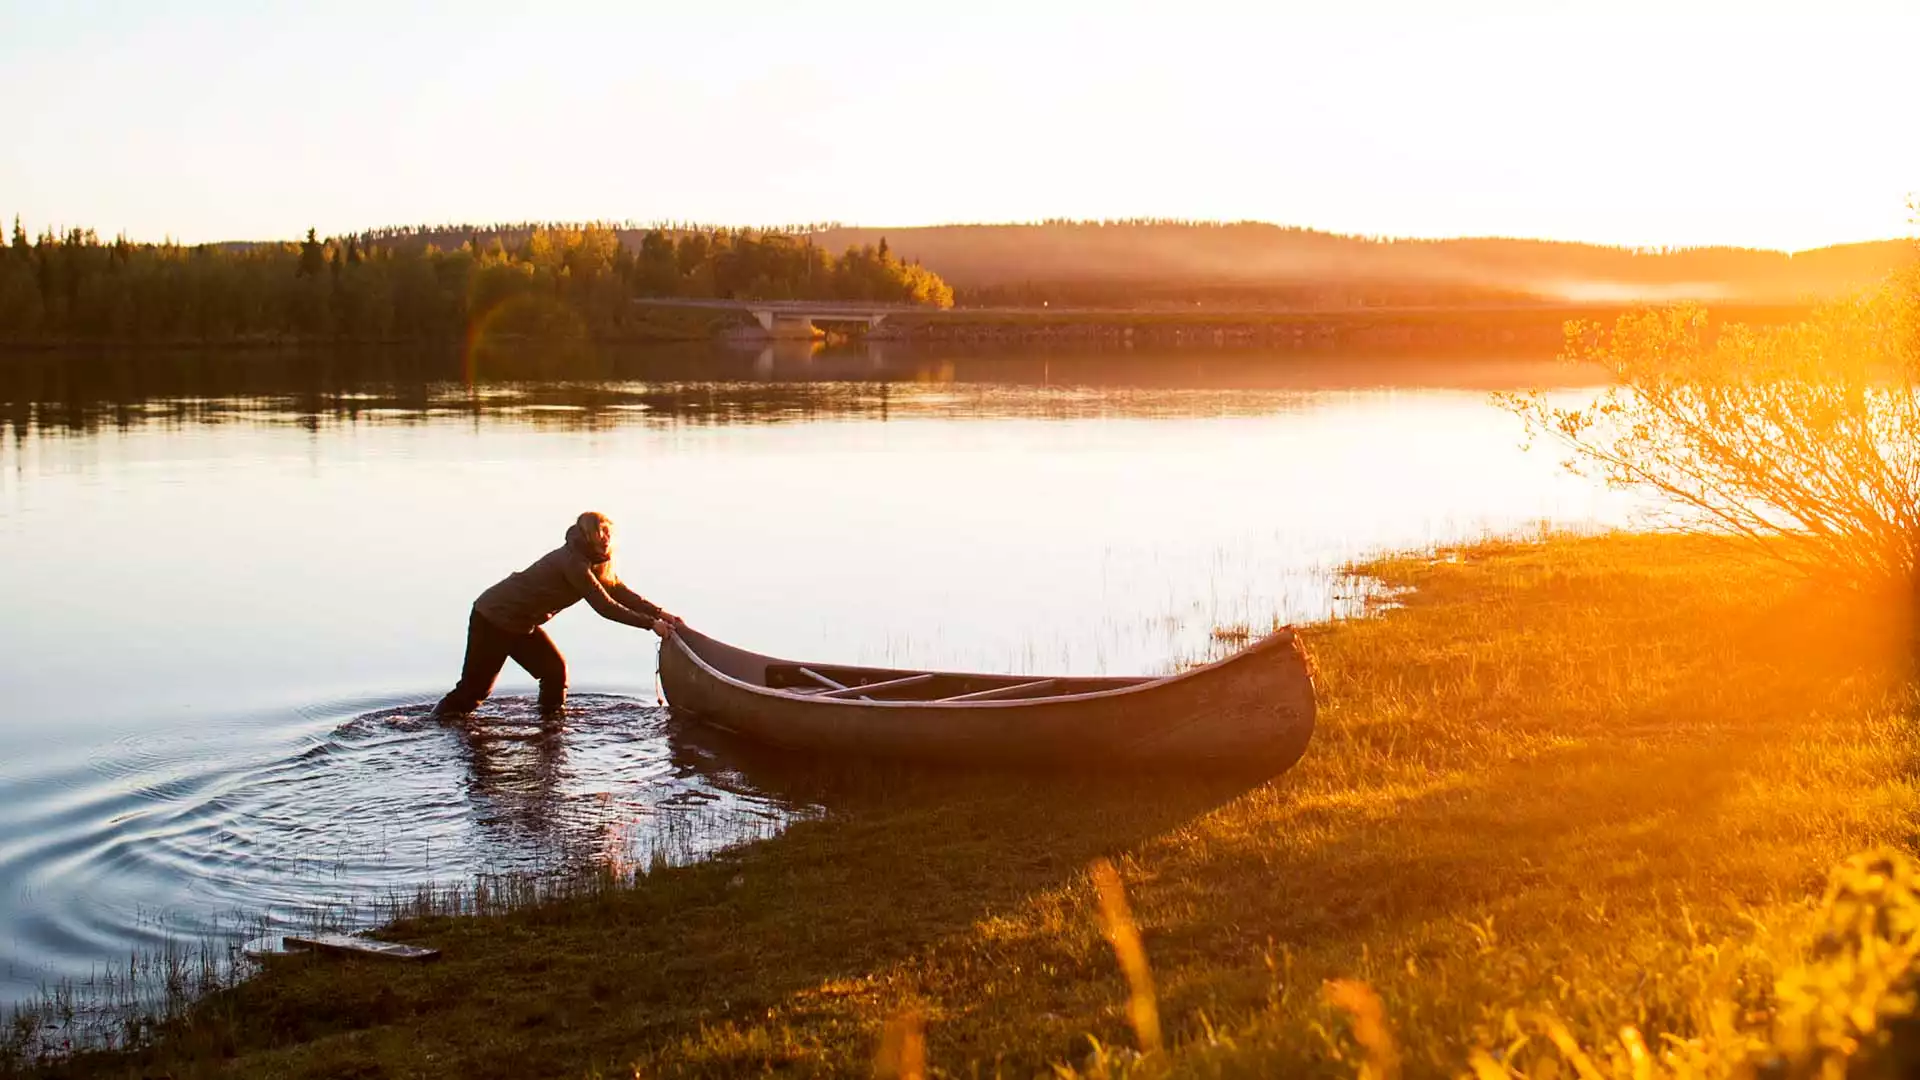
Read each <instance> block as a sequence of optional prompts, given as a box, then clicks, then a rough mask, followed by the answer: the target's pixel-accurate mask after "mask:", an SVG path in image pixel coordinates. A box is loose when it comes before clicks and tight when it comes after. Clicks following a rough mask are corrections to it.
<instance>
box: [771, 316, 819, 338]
mask: <svg viewBox="0 0 1920 1080" xmlns="http://www.w3.org/2000/svg"><path fill="white" fill-rule="evenodd" d="M767 329H768V330H770V331H772V333H773V336H774V337H777V338H813V337H817V336H819V334H820V331H818V330H816V329H814V326H813V317H812V316H810V315H805V314H794V315H790V314H787V313H786V312H780V313H778V314H775V315H774V316H773V318H772V319H771V320H770V323H769V324H768V325H767Z"/></svg>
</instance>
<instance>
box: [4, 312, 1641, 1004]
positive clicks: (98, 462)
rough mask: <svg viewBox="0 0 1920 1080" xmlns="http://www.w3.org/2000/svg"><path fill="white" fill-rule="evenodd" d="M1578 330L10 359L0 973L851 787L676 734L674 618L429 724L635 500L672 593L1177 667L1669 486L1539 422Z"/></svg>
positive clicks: (781, 638) (745, 831)
mask: <svg viewBox="0 0 1920 1080" xmlns="http://www.w3.org/2000/svg"><path fill="white" fill-rule="evenodd" d="M1567 378H1568V375H1567V373H1566V372H1564V371H1562V370H1560V369H1557V368H1554V367H1552V366H1550V365H1538V364H1525V363H1516V362H1497V363H1496V362H1482V361H1476V362H1464V361H1455V362H1450V363H1442V362H1440V361H1425V362H1422V361H1419V360H1417V359H1409V358H1404V357H1403V358H1397V359H1393V360H1380V361H1374V360H1368V359H1367V358H1345V359H1331V360H1330V359H1318V360H1310V359H1302V358H1300V357H1296V356H1280V355H1262V354H1218V353H1215V354H1198V353H1196V354H1192V355H1179V356H1157V357H1156V356H1138V355H1116V356H1071V355H1045V354H1015V355H1002V356H969V355H957V356H912V355H908V356H905V357H901V356H898V355H894V356H889V355H888V354H886V353H884V352H879V353H876V352H872V351H866V350H850V351H845V352H832V351H829V352H825V353H815V352H814V351H812V350H801V351H800V352H798V353H787V352H774V351H771V350H769V351H768V352H766V353H760V354H746V355H727V354H717V355H716V354H711V353H708V352H706V351H705V350H695V351H677V352H658V353H649V354H620V355H612V356H596V357H591V358H587V359H586V360H584V361H582V360H580V359H579V358H574V359H572V360H569V361H567V362H564V363H561V362H554V361H551V360H550V359H543V358H541V357H538V356H534V357H527V358H520V359H517V360H510V361H509V360H496V361H490V362H489V363H488V364H482V365H479V366H478V367H477V368H476V365H474V364H473V363H471V362H470V361H468V360H465V359H463V358H445V357H421V356H414V355H404V354H403V355H393V354H369V355H363V356H328V357H245V356H221V355H215V354H205V353H199V354H195V353H184V354H175V355H162V354H152V355H146V356H140V357H132V358H129V357H102V358H96V359H92V360H79V359H62V360H55V359H32V358H25V359H19V358H10V359H8V360H7V361H5V362H4V363H0V595H5V596H6V597H7V598H8V613H9V615H10V616H11V617H10V618H8V619H7V620H5V621H4V623H0V703H4V704H0V790H4V800H5V805H6V806H7V809H8V814H7V815H6V816H5V819H4V821H0V882H5V892H4V894H0V958H3V959H0V998H9V999H10V998H18V997H20V996H22V995H24V994H26V993H28V992H30V991H31V990H32V989H34V988H35V987H36V986H38V985H39V984H40V983H41V982H42V981H43V980H47V979H51V978H58V977H63V976H84V975H86V974H87V972H88V971H89V970H90V968H92V967H93V966H94V965H97V964H101V963H105V962H111V961H113V960H114V959H116V958H123V957H124V956H125V955H126V954H127V953H128V951H129V950H130V949H134V948H138V947H141V946H151V945H153V944H156V943H158V942H159V941H161V940H162V939H164V937H165V936H167V935H168V934H173V935H176V936H178V935H188V936H190V935H192V934H194V933H198V932H201V931H203V930H204V929H206V928H208V927H210V926H211V925H213V921H214V920H215V918H216V917H223V916H231V915H232V914H233V913H236V912H245V913H257V912H261V911H272V912H276V913H281V914H284V915H286V916H288V917H292V915H293V914H295V913H297V912H298V911H300V910H302V909H303V908H310V907H311V906H313V905H316V904H327V903H338V902H340V901H342V900H343V899H352V898H356V897H360V898H364V897H366V896H368V895H370V894H374V893H377V892H378V891H379V890H382V889H396V888H397V889H407V888H411V887H412V886H414V885H417V884H419V883H422V882H425V881H429V880H441V881H448V880H458V879H460V878H463V877H466V876H470V875H472V874H476V873H482V872H490V871H496V870H523V871H532V872H540V871H544V870H550V869H560V868H568V867H578V866H582V865H594V864H597V863H605V862H609V861H613V862H621V861H626V862H638V863H640V864H642V865H644V864H646V863H647V862H649V861H650V860H651V859H653V858H654V857H655V854H656V852H658V853H659V855H660V856H661V857H665V858H670V859H680V858H690V857H697V856H698V854H699V853H700V852H702V851H706V850H711V849H712V848H713V847H714V846H717V845H720V844H724V843H728V842H737V841H742V840H751V839H752V838H754V837H756V836H761V835H766V834H768V833H769V832H771V831H773V830H776V829H778V828H779V827H780V826H781V824H782V823H783V822H785V821H786V820H788V819H789V818H790V816H791V815H793V814H796V813H798V814H805V813H810V812H812V810H811V808H809V807H805V806H790V805H787V804H785V803H783V802H781V801H780V800H779V799H777V798H774V797H772V796H768V795H764V794H760V793H756V792H754V791H753V790H751V789H750V788H749V787H747V786H746V785H745V784H744V783H743V782H741V781H740V780H739V779H738V777H735V776H732V775H731V774H730V773H729V772H728V771H727V769H726V768H725V766H724V763H722V762H719V761H716V760H715V759H713V758H712V757H711V756H709V755H705V754H702V753H701V752H699V751H698V750H697V748H694V747H690V746H689V745H687V744H686V743H685V742H684V741H683V740H679V739H677V738H676V737H675V735H674V734H673V731H672V729H671V728H670V726H669V725H668V724H667V722H666V719H665V712H664V710H663V709H661V708H659V705H658V698H657V692H656V688H655V680H654V674H655V671H654V665H655V659H656V647H655V641H654V639H653V637H652V636H651V635H649V634H642V633H639V632H637V631H633V630H630V629H627V628H624V627H621V626H617V625H614V624H611V623H607V622H604V621H601V620H598V619H597V618H595V617H594V616H593V615H592V613H591V612H589V611H587V610H586V609H585V606H584V605H579V606H577V607H576V608H575V609H573V610H569V611H568V612H566V613H565V614H563V615H562V616H560V617H559V618H558V619H556V620H555V621H554V623H553V624H551V626H550V628H549V629H550V631H551V632H552V634H553V636H554V638H555V640H556V641H557V642H558V643H559V645H560V647H561V649H562V650H563V651H564V652H565V653H566V655H567V658H568V662H569V669H570V672H571V678H572V683H573V685H574V688H575V691H576V699H575V703H574V709H573V715H572V717H571V719H570V721H569V724H568V726H567V728H566V730H564V731H563V732H560V733H558V734H557V735H552V736H547V737H541V736H539V735H538V734H537V733H536V731H535V729H534V728H533V727H532V726H531V725H530V724H528V723H525V722H524V721H526V720H528V719H530V717H529V716H528V715H527V713H528V712H529V710H530V706H529V703H528V702H527V701H526V700H525V699H524V697H522V696H521V695H525V694H527V693H529V692H530V691H531V683H530V682H528V681H527V680H526V679H525V678H524V676H523V675H522V674H521V673H520V672H519V671H518V669H517V668H514V667H512V666H511V665H510V666H509V668H508V670H507V673H506V676H505V677H504V678H503V680H502V686H501V688H500V690H499V692H498V693H499V694H500V695H501V696H500V697H497V698H496V699H495V702H494V703H493V704H491V705H490V706H489V707H488V710H487V712H486V713H485V714H484V715H483V718H482V722H481V723H480V724H479V725H478V726H477V728H476V729H475V730H474V731H471V732H463V731H460V730H456V729H451V728H447V727H443V726H441V725H438V724H435V723H432V722H429V721H426V720H425V719H424V712H425V709H426V708H427V706H429V705H430V704H431V702H432V701H433V700H434V699H435V698H436V697H437V696H438V695H439V694H441V693H443V692H444V691H445V690H446V689H447V687H448V686H449V685H451V683H452V680H453V679H454V677H455V675H456V674H457V672H458V668H459V663H460V655H461V649H462V645H463V637H462V635H463V630H464V625H465V619H466V613H467V608H468V606H469V605H470V604H471V603H472V600H473V597H474V596H475V595H476V594H477V593H478V592H479V591H480V590H481V589H483V588H485V587H486V586H487V585H489V584H491V583H492V582H493V581H495V580H497V579H498V578H499V577H501V576H502V575H504V574H505V573H507V572H509V571H511V570H514V569H518V568H520V567H522V566H524V565H526V564H527V563H529V562H531V561H532V560H533V559H534V558H536V557H538V556H539V555H540V554H542V553H543V552H545V551H547V550H548V549H550V548H552V547H553V546H555V545H557V544H558V543H559V542H560V538H561V533H562V530H563V529H564V528H565V526H566V524H567V523H568V522H569V521H571V520H572V518H573V516H574V515H575V514H577V513H579V512H580V511H582V510H585V509H598V510H602V511H605V512H607V513H608V514H610V515H611V516H612V517H613V519H614V521H615V523H616V526H617V529H618V534H617V554H616V562H615V565H616V567H617V568H618V569H619V571H620V573H621V575H622V577H623V578H624V579H625V580H626V581H627V582H628V583H629V584H630V585H631V586H633V587H634V588H635V589H637V590H638V591H640V592H641V593H643V594H644V595H646V596H648V597H650V598H651V599H653V600H655V601H657V602H659V603H661V604H662V605H664V606H666V607H667V608H668V609H670V610H672V611H674V612H676V613H678V614H680V615H682V616H683V617H684V618H685V619H686V620H687V621H688V622H689V623H690V624H692V625H695V626H697V627H699V628H700V629H702V630H704V631H706V632H708V633H710V634H714V635H716V636H718V637H721V638H722V639H725V640H729V641H734V642H737V643H739V644H741V645H743V646H746V647H749V648H753V649H756V650H759V651H763V652H769V653H775V654H781V655H789V656H795V657H798V658H803V659H805V658H818V659H823V660H833V661H838V662H846V663H885V664H889V665H894V666H925V667H929V668H966V669H973V670H990V671H1009V672H1036V673H1045V674H1082V673H1085V674H1093V673H1105V674H1134V673H1153V672H1165V671H1169V670H1172V669H1174V668H1176V667H1178V666H1180V665H1182V664H1184V663H1188V662H1191V661H1193V660H1195V659H1198V658H1202V657H1205V656H1206V655H1208V654H1209V652H1210V651H1211V650H1213V649H1214V648H1216V646H1215V644H1214V642H1213V640H1212V636H1211V631H1212V630H1213V629H1214V628H1215V627H1218V626H1222V625H1237V624H1248V625H1251V626H1253V627H1254V628H1255V629H1256V630H1257V629H1261V628H1264V627H1265V626H1267V625H1268V624H1269V623H1271V622H1272V621H1273V620H1276V619H1278V620H1281V621H1288V620H1310V619H1319V618H1326V617H1329V616H1331V615H1337V614H1341V613H1344V612H1346V611H1348V610H1350V609H1351V608H1352V606H1353V595H1354V585H1353V583H1352V582H1350V581H1347V580H1345V579H1344V578H1343V577H1342V576H1341V575H1340V574H1339V573H1338V571H1339V568H1340V567H1341V566H1342V565H1343V564H1345V563H1347V562H1348V561H1350V560H1352V559H1354V558H1356V557H1360V556H1364V555H1366V554H1369V553H1374V552H1379V551H1385V550H1396V549H1405V548H1420V547H1426V546H1428V545H1431V544H1435V543H1445V542H1448V541H1452V540H1458V539H1464V538H1471V537H1475V536H1478V535H1481V534H1483V533H1486V532H1489V531H1493V532H1501V531H1511V530H1516V529H1525V528H1530V527H1532V526H1534V525H1535V524H1538V523H1542V522H1549V523H1558V524H1563V525H1575V526H1590V525H1604V524H1616V523H1625V522H1627V521H1628V520H1629V519H1630V517H1631V516H1632V514H1633V511H1634V505H1633V503H1632V502H1631V501H1630V500H1628V499H1626V498H1624V497H1622V496H1620V495H1617V494H1613V493H1607V492H1603V491H1600V490H1597V489H1596V488H1595V487H1593V486H1592V485H1591V484H1590V483H1588V482H1586V481H1582V480H1580V479H1578V478H1575V477H1571V476H1568V475H1566V474H1565V473H1564V472H1563V471H1561V470H1560V469H1559V467H1558V463H1557V461H1556V460H1555V459H1554V457H1552V456H1551V455H1550V454H1548V453H1544V452H1534V453H1524V452H1522V451H1521V449H1520V442H1521V438H1522V432H1521V431H1520V429H1519V426H1518V423H1517V422H1516V421H1514V420H1513V419H1512V418H1511V417H1509V416H1507V415H1505V414H1504V413H1502V412H1500V411H1499V410H1498V409H1497V408H1495V407H1494V406H1492V405H1491V404H1490V403H1489V402H1488V400H1487V396H1486V391H1487V389H1489V388H1491V387H1498V386H1521V385H1528V384H1532V383H1538V382H1555V381H1562V380H1565V379H1567Z"/></svg>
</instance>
